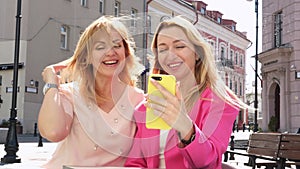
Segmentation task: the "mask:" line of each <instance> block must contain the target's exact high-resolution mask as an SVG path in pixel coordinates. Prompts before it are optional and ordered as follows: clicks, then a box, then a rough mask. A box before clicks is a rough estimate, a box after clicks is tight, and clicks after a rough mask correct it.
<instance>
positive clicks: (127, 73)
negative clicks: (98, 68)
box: [66, 16, 144, 100]
mask: <svg viewBox="0 0 300 169" xmlns="http://www.w3.org/2000/svg"><path fill="white" fill-rule="evenodd" d="M121 20H122V18H116V17H112V16H102V17H100V18H98V19H97V20H95V21H93V22H92V23H91V24H90V25H89V26H88V27H87V28H86V29H85V30H84V32H83V33H82V34H81V36H80V38H79V41H78V43H77V46H76V49H75V51H74V54H73V56H72V57H71V58H70V59H68V60H67V61H66V64H67V65H68V66H67V71H68V72H70V74H71V76H72V80H73V81H76V82H79V90H80V92H81V94H82V95H83V96H84V97H85V98H86V99H87V100H94V99H95V97H97V99H100V100H105V98H104V97H103V95H102V94H101V93H99V92H97V93H96V92H95V72H94V71H95V69H94V68H93V65H92V62H93V59H92V57H93V56H92V44H93V36H94V35H95V33H97V32H98V31H105V32H106V33H107V34H108V35H109V34H110V32H111V30H115V31H117V32H118V33H119V34H120V35H121V37H122V38H123V39H122V41H123V45H124V47H125V57H126V59H125V66H124V69H123V70H122V71H121V73H120V74H119V75H118V76H119V79H120V80H121V81H122V82H124V83H126V84H128V85H130V86H135V82H136V80H137V77H138V75H139V74H140V73H141V72H142V71H143V70H144V66H143V65H142V64H140V59H139V58H138V57H137V56H136V55H135V51H134V49H135V43H134V40H133V38H132V37H131V36H130V35H129V33H128V30H127V28H126V26H125V25H124V24H123V23H122V22H121Z"/></svg>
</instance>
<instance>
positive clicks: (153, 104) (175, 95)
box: [145, 76, 193, 137]
mask: <svg viewBox="0 0 300 169" xmlns="http://www.w3.org/2000/svg"><path fill="white" fill-rule="evenodd" d="M172 83H173V82H171V84H172ZM150 85H153V88H154V89H156V90H158V91H159V93H160V94H161V95H156V94H154V93H153V89H151V86H150ZM149 86H150V88H149ZM174 88H175V90H174V92H172V91H171V92H170V85H168V83H167V85H166V84H165V85H164V83H159V82H158V81H157V80H154V79H153V78H151V76H150V77H149V84H148V89H150V90H151V91H152V93H151V91H150V90H148V96H147V102H146V104H145V105H146V107H147V115H149V110H150V111H152V113H153V114H154V115H155V116H156V117H159V118H160V119H161V120H162V121H163V122H165V123H166V124H167V125H168V128H166V126H164V125H161V124H158V125H154V127H155V128H158V129H169V128H173V129H175V130H177V131H178V132H180V133H181V135H182V136H183V137H184V136H185V135H186V134H187V133H189V132H190V130H191V128H192V126H193V123H192V120H191V119H190V117H189V116H188V114H187V112H186V109H185V104H184V102H183V99H182V98H181V92H180V90H179V88H180V83H176V82H175V78H174ZM148 120H149V119H148ZM149 124H150V125H149ZM146 126H147V127H148V128H152V127H153V126H152V127H151V121H147V124H146Z"/></svg>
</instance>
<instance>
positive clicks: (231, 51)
mask: <svg viewBox="0 0 300 169" xmlns="http://www.w3.org/2000/svg"><path fill="white" fill-rule="evenodd" d="M233 53H234V52H233V50H230V61H231V62H232V61H233Z"/></svg>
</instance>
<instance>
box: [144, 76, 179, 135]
mask: <svg viewBox="0 0 300 169" xmlns="http://www.w3.org/2000/svg"><path fill="white" fill-rule="evenodd" d="M150 79H154V80H156V81H157V82H158V83H159V84H160V85H162V86H163V87H165V88H166V89H167V90H168V91H169V92H170V93H172V94H173V95H175V88H176V78H175V76H173V75H163V74H150V76H149V79H148V87H147V93H148V94H154V95H156V96H159V97H163V95H162V94H161V92H160V91H159V90H158V89H157V88H156V87H155V86H154V85H153V84H152V83H151V82H150ZM146 127H147V128H149V129H171V127H170V126H169V125H168V124H167V123H166V122H165V121H164V120H163V119H162V118H160V117H158V116H156V115H154V114H153V109H151V108H148V107H147V110H146Z"/></svg>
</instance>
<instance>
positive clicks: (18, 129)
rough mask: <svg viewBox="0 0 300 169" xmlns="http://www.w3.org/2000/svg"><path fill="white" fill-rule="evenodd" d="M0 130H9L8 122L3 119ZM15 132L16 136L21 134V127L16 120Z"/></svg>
mask: <svg viewBox="0 0 300 169" xmlns="http://www.w3.org/2000/svg"><path fill="white" fill-rule="evenodd" d="M0 128H9V120H5V119H3V120H2V122H1V124H0ZM16 132H17V134H22V133H23V126H22V123H21V122H20V121H19V120H17V122H16Z"/></svg>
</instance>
